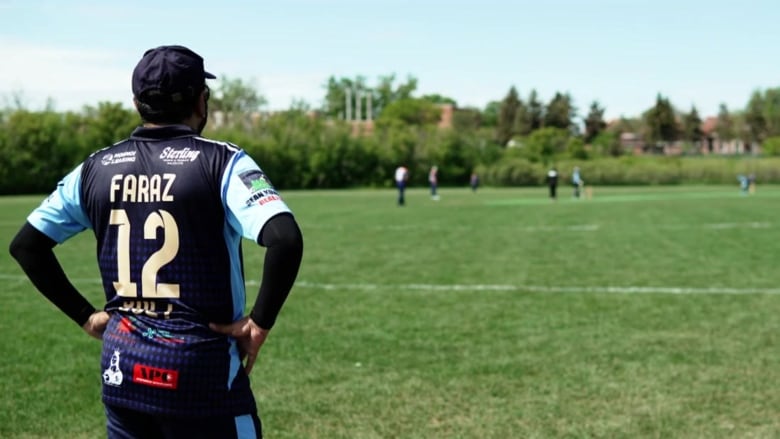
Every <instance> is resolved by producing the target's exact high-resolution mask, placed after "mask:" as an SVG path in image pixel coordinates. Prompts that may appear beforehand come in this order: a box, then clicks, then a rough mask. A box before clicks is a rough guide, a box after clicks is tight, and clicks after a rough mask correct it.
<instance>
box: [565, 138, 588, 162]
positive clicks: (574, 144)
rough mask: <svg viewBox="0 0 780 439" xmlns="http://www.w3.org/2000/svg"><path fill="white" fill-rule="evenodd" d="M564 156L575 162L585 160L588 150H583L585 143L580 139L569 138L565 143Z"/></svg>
mask: <svg viewBox="0 0 780 439" xmlns="http://www.w3.org/2000/svg"><path fill="white" fill-rule="evenodd" d="M566 154H567V155H568V156H569V157H571V158H573V159H577V160H587V159H588V157H589V154H588V150H587V149H585V142H583V141H582V138H580V137H570V138H569V140H568V141H567V142H566Z"/></svg>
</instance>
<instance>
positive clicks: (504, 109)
mask: <svg viewBox="0 0 780 439" xmlns="http://www.w3.org/2000/svg"><path fill="white" fill-rule="evenodd" d="M519 108H520V98H519V97H518V94H517V89H515V87H514V86H512V87H511V88H510V89H509V92H508V93H507V95H506V97H505V98H504V100H503V101H501V109H500V110H499V112H498V126H496V141H497V142H498V143H499V144H500V145H502V146H506V144H507V143H508V142H509V141H510V140H511V139H512V136H514V135H515V133H516V130H515V123H516V121H517V112H518V109H519Z"/></svg>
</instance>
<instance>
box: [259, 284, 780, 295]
mask: <svg viewBox="0 0 780 439" xmlns="http://www.w3.org/2000/svg"><path fill="white" fill-rule="evenodd" d="M258 284H259V283H258V282H256V281H248V282H247V285H258ZM295 286H296V287H298V288H312V289H322V290H395V291H398V290H401V291H518V292H529V293H580V294H586V293H612V294H780V288H729V287H707V288H691V287H661V286H659V287H650V286H644V287H640V286H596V287H582V286H553V285H548V286H542V285H501V284H496V285H491V284H468V285H466V284H397V285H391V284H384V285H382V284H369V283H365V284H323V283H316V282H308V281H298V282H296V283H295Z"/></svg>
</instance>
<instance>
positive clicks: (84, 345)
mask: <svg viewBox="0 0 780 439" xmlns="http://www.w3.org/2000/svg"><path fill="white" fill-rule="evenodd" d="M562 189H563V190H562V192H563V194H562V197H561V199H560V200H559V201H558V202H557V203H552V202H550V201H549V200H548V199H547V198H546V197H545V192H544V189H541V188H538V189H490V188H486V189H484V190H482V189H481V190H480V191H479V192H478V193H477V194H473V193H471V192H470V191H468V190H466V189H460V188H458V189H452V188H449V189H448V188H444V189H442V190H441V191H440V192H441V196H442V199H441V201H438V202H434V201H432V200H430V198H429V197H428V195H427V193H426V192H425V191H424V190H423V189H413V190H411V191H410V192H409V194H408V196H407V198H408V199H407V206H406V207H403V208H400V207H397V206H396V205H395V193H394V192H393V191H390V190H354V191H313V192H283V196H284V197H285V199H286V200H287V202H288V204H289V205H290V206H291V207H292V208H293V210H294V211H295V213H296V216H297V218H298V220H299V222H300V224H301V228H302V230H303V232H304V237H305V247H306V248H305V255H304V260H303V264H302V267H301V272H300V275H299V277H298V282H297V284H296V287H295V288H294V290H293V292H292V294H291V296H290V298H289V300H288V302H287V305H286V306H285V308H284V310H283V312H282V314H281V316H280V318H279V320H278V323H277V326H276V327H275V328H274V330H273V332H272V333H271V336H270V337H269V339H268V342H267V343H266V345H265V347H264V348H263V351H262V352H261V356H260V358H259V359H258V362H259V363H258V365H257V366H256V367H255V370H254V372H253V374H252V378H253V387H254V389H255V393H256V395H257V399H258V404H259V406H260V411H261V416H262V419H263V422H264V428H265V433H266V437H268V438H290V439H300V438H304V439H306V438H708V439H710V438H777V437H780V388H779V387H778V383H780V318H779V317H778V316H780V286H779V285H778V277H779V276H778V268H777V267H778V262H777V261H778V246H779V245H780V217H779V216H778V212H780V210H779V209H778V203H780V187H759V190H758V192H757V193H756V194H755V195H753V196H740V195H739V193H738V190H737V188H736V187H651V188H596V189H595V191H594V197H593V199H591V200H573V199H572V198H571V197H570V193H569V192H568V188H567V187H564V188H562ZM40 199H41V197H6V198H2V199H0V227H2V233H0V244H2V248H3V249H4V250H3V251H5V252H6V256H5V257H3V258H2V259H0V283H2V307H0V309H1V310H2V311H0V313H2V318H0V331H1V332H2V334H3V335H4V336H3V341H2V351H1V352H0V353H1V354H2V355H0V389H1V391H0V437H3V438H43V437H46V438H48V437H57V438H93V437H94V438H98V437H104V436H105V433H104V426H103V425H104V418H103V414H102V407H101V404H100V397H99V394H100V372H101V371H100V370H99V349H100V346H99V343H98V342H96V341H94V340H92V339H90V338H88V337H87V336H86V335H84V334H83V333H82V332H81V331H80V329H79V328H77V327H76V326H75V325H73V324H72V323H71V322H70V321H69V320H68V319H67V318H65V317H64V316H62V315H60V314H58V313H57V312H56V310H55V309H54V308H53V306H52V305H50V304H49V303H48V302H47V301H46V300H45V299H43V297H42V296H40V295H39V294H38V293H37V292H36V291H34V290H33V289H32V287H31V285H30V284H29V283H28V282H27V281H26V280H25V278H24V277H23V275H22V273H21V271H20V270H19V269H18V267H17V266H16V265H15V263H14V262H13V261H12V260H11V258H10V257H9V256H7V251H6V250H5V249H7V247H8V243H9V240H10V239H11V237H12V236H13V234H14V233H15V232H16V231H17V230H18V228H19V226H20V225H21V224H22V222H23V221H24V218H25V216H26V214H27V213H28V212H29V211H30V210H31V209H32V208H33V207H34V206H35V205H36V204H37V203H38V202H39V201H40ZM247 244H248V245H246V246H245V256H246V265H247V279H248V284H249V288H250V291H252V293H251V297H254V291H256V288H257V285H258V279H259V276H260V275H259V273H260V266H261V261H262V250H261V249H259V248H257V247H255V246H252V245H251V244H250V243H247ZM57 252H58V255H59V256H60V257H61V259H62V261H63V265H65V267H66V271H67V272H68V273H69V274H70V275H71V277H72V278H73V280H74V283H75V284H76V285H77V286H78V287H79V288H80V289H81V290H82V291H84V293H85V294H88V295H89V296H90V297H92V298H94V303H99V300H100V299H99V298H100V297H101V296H102V292H100V291H99V290H98V289H99V284H98V273H97V269H96V262H95V257H94V255H93V252H94V243H93V238H92V236H91V234H89V233H85V234H82V235H80V236H79V237H77V238H74V239H73V240H71V241H69V242H67V243H66V244H65V245H63V246H60V247H58V249H57Z"/></svg>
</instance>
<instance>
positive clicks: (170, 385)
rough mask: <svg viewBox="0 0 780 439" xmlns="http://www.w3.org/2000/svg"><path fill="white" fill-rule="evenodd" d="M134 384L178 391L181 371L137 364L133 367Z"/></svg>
mask: <svg viewBox="0 0 780 439" xmlns="http://www.w3.org/2000/svg"><path fill="white" fill-rule="evenodd" d="M133 382H134V383H138V384H142V385H144V386H149V387H157V388H159V389H171V390H176V388H177V387H179V371H176V370H170V369H160V368H157V367H152V366H144V365H143V364H136V365H135V366H133Z"/></svg>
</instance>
